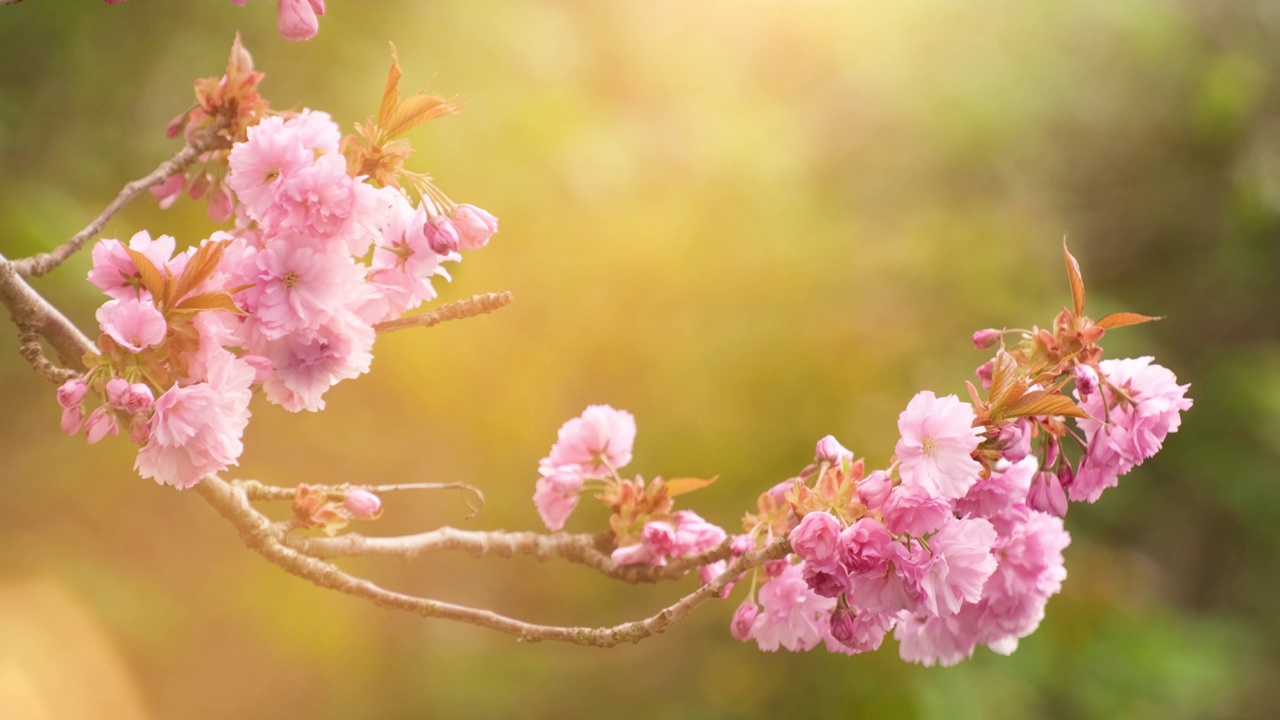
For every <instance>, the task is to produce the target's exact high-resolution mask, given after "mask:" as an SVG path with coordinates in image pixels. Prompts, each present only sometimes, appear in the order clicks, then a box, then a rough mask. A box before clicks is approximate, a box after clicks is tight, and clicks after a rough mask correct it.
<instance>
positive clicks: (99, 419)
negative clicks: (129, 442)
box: [84, 407, 120, 445]
mask: <svg viewBox="0 0 1280 720" xmlns="http://www.w3.org/2000/svg"><path fill="white" fill-rule="evenodd" d="M84 431H85V434H86V435H88V436H89V444H90V445H92V444H94V443H96V442H98V441H99V440H101V439H102V438H104V437H106V436H108V435H116V434H118V433H119V432H120V426H119V425H117V424H116V415H115V413H113V412H111V411H110V410H108V409H107V408H106V407H100V408H98V409H96V410H94V411H93V412H91V413H89V420H88V421H87V422H86V423H85V427H84Z"/></svg>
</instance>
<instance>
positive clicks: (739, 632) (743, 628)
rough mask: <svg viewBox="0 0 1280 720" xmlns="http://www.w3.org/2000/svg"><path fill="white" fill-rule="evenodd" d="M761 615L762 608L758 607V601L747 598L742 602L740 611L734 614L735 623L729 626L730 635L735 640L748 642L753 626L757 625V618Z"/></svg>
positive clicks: (739, 607)
mask: <svg viewBox="0 0 1280 720" xmlns="http://www.w3.org/2000/svg"><path fill="white" fill-rule="evenodd" d="M759 615H760V606H759V605H756V601H755V600H753V599H751V598H747V599H746V600H743V601H742V604H741V605H739V606H738V609H737V610H735V611H734V613H733V622H731V623H730V624H729V633H730V634H731V635H733V637H734V639H736V640H740V641H742V642H747V641H748V640H750V639H751V626H752V625H755V622H756V617H758V616H759Z"/></svg>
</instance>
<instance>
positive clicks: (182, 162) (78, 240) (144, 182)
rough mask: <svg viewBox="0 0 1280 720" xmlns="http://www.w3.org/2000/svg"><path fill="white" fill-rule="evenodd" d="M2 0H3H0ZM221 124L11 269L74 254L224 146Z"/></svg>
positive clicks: (39, 270) (51, 263) (38, 268)
mask: <svg viewBox="0 0 1280 720" xmlns="http://www.w3.org/2000/svg"><path fill="white" fill-rule="evenodd" d="M0 1H3V0H0ZM223 125H225V123H223V124H215V125H214V126H212V127H210V128H209V129H207V130H205V131H202V132H201V133H200V134H198V135H197V136H196V137H194V138H192V139H191V141H190V142H189V143H188V144H187V145H186V146H185V147H183V148H182V149H181V150H179V151H178V152H177V153H176V154H175V155H174V156H173V157H171V158H169V159H168V160H165V161H164V162H162V163H160V166H159V167H157V168H156V169H155V170H152V171H151V172H150V173H149V174H148V175H146V176H145V177H141V178H138V179H137V180H134V181H132V182H130V183H127V184H126V185H125V186H124V187H123V188H122V189H121V190H120V193H119V194H118V195H116V197H115V199H114V200H112V201H111V202H110V203H109V204H108V205H107V206H106V207H105V208H104V209H103V210H102V212H101V213H99V214H98V216H97V217H96V218H94V219H93V220H92V221H91V222H90V223H89V224H88V225H86V226H85V227H84V229H83V230H81V231H80V232H78V233H76V234H75V235H72V236H71V239H70V240H67V241H66V242H64V243H62V244H61V245H59V246H58V247H56V248H54V249H53V250H51V251H50V252H46V253H40V254H38V255H32V256H31V257H29V258H23V259H21V260H14V261H13V262H12V265H13V268H14V270H16V271H17V273H18V274H19V275H21V276H22V277H40V276H41V275H44V274H45V273H47V272H49V271H50V270H53V269H54V268H56V267H58V266H59V265H61V264H62V263H63V262H65V261H66V259H67V258H69V257H71V256H72V255H74V254H75V253H76V252H77V251H79V250H80V249H81V248H82V247H84V246H85V243H87V242H89V241H90V240H92V239H93V238H94V237H96V236H97V235H98V233H100V232H102V228H104V227H106V225H107V222H109V221H110V220H111V218H112V217H114V216H115V214H116V213H118V212H120V210H121V208H123V207H124V206H125V205H128V204H129V203H130V202H131V201H132V200H133V199H134V198H136V197H138V196H139V195H141V194H142V193H143V192H145V191H146V190H148V189H149V188H151V187H153V186H155V185H159V184H160V183H162V182H164V181H165V180H167V179H168V178H169V177H171V176H173V175H176V174H178V173H180V172H183V171H184V170H186V169H187V167H188V166H190V165H191V163H193V162H195V161H196V158H198V157H200V155H201V154H203V153H205V152H208V151H210V150H216V149H219V148H224V147H228V144H227V143H226V141H225V140H224V139H221V138H219V137H218V132H219V131H220V130H221V129H222V127H223Z"/></svg>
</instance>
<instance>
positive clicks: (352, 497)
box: [342, 488, 382, 520]
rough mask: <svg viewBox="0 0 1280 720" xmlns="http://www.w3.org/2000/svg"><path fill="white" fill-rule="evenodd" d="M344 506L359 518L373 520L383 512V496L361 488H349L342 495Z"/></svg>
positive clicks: (353, 515) (352, 515)
mask: <svg viewBox="0 0 1280 720" xmlns="http://www.w3.org/2000/svg"><path fill="white" fill-rule="evenodd" d="M342 506H343V507H344V508H346V510H347V512H349V513H351V517H353V518H356V519H358V520H372V519H374V518H376V517H378V516H379V515H381V514H382V498H380V497H378V496H377V495H375V494H373V493H371V492H369V491H368V490H362V489H360V488H354V489H352V490H348V491H347V493H346V494H345V495H344V496H343V497H342Z"/></svg>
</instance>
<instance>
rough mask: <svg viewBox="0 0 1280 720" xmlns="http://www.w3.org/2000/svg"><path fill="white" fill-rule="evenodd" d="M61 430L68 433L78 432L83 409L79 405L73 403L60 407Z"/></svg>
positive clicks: (82, 420) (82, 419)
mask: <svg viewBox="0 0 1280 720" xmlns="http://www.w3.org/2000/svg"><path fill="white" fill-rule="evenodd" d="M59 422H60V424H61V427H62V432H64V433H66V434H68V435H75V434H76V433H78V432H80V424H81V423H83V422H84V411H83V410H81V409H80V406H79V405H73V406H71V407H68V408H63V409H62V419H61V420H60V421H59Z"/></svg>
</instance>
